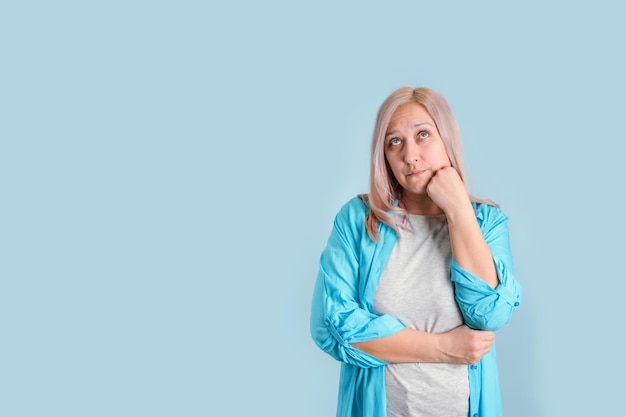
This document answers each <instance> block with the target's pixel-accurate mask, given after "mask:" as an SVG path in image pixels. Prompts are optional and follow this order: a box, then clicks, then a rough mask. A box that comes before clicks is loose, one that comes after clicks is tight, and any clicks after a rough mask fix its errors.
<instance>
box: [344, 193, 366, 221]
mask: <svg viewBox="0 0 626 417" xmlns="http://www.w3.org/2000/svg"><path fill="white" fill-rule="evenodd" d="M368 212H369V199H368V196H367V194H359V195H357V196H354V197H352V198H351V199H349V200H348V201H347V202H346V203H344V205H343V206H342V207H341V209H339V213H337V218H338V219H342V220H349V221H351V222H355V221H360V220H364V219H365V216H367V213H368Z"/></svg>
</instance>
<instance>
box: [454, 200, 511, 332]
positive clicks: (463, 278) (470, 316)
mask: <svg viewBox="0 0 626 417" xmlns="http://www.w3.org/2000/svg"><path fill="white" fill-rule="evenodd" d="M476 218H477V220H478V223H479V225H480V228H481V230H482V232H483V236H484V237H485V241H486V242H487V245H488V246H489V248H490V249H491V253H492V256H493V261H494V265H495V267H496V272H497V274H498V279H499V281H500V282H499V284H498V286H497V287H496V288H492V287H490V286H489V285H488V284H487V283H486V282H485V281H483V280H482V279H480V278H479V277H477V276H475V275H473V274H472V273H470V272H468V271H467V270H465V269H463V268H461V267H460V266H459V265H458V264H457V263H456V261H455V260H454V259H452V261H451V264H450V270H451V277H452V281H453V282H454V286H455V294H456V299H457V303H458V304H459V307H460V308H461V312H462V313H463V318H464V321H465V324H467V325H468V326H469V327H471V328H474V329H480V330H491V331H495V330H498V329H500V328H501V327H502V326H504V325H505V324H506V323H508V322H509V320H510V318H511V315H512V314H513V312H514V311H515V310H516V309H517V308H518V307H519V305H520V302H521V299H522V287H521V285H520V284H519V282H518V281H517V280H516V279H515V275H514V271H513V256H512V254H511V248H510V243H509V230H508V218H507V217H506V216H505V215H504V213H503V212H502V211H501V210H500V209H498V208H496V207H493V206H489V205H486V204H481V205H477V208H476Z"/></svg>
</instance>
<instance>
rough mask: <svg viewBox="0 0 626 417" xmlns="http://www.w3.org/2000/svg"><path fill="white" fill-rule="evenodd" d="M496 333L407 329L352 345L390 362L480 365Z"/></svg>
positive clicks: (466, 329) (470, 330) (456, 329)
mask: <svg viewBox="0 0 626 417" xmlns="http://www.w3.org/2000/svg"><path fill="white" fill-rule="evenodd" d="M495 337H496V336H495V333H493V332H488V331H480V330H472V329H470V328H469V327H467V326H465V325H462V326H459V327H457V328H455V329H452V330H451V331H449V332H446V333H441V334H434V333H427V332H422V331H419V330H414V329H404V330H401V331H400V332H398V333H396V334H394V335H392V336H389V337H385V338H382V339H377V340H371V341H368V342H359V343H353V344H352V346H354V347H355V348H357V349H359V350H362V351H364V352H366V353H368V354H370V355H372V356H375V357H378V358H380V359H383V360H384V361H387V362H390V363H410V362H420V363H455V364H465V365H468V364H472V363H476V362H478V360H480V358H482V357H483V355H485V354H486V353H487V352H489V350H490V349H491V346H492V345H493V342H494V340H495Z"/></svg>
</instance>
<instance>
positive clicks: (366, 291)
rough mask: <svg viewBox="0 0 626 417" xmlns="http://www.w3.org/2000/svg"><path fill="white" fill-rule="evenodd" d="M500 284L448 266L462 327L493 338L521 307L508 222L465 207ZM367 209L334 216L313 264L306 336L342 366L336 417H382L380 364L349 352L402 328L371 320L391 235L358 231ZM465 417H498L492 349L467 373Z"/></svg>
mask: <svg viewBox="0 0 626 417" xmlns="http://www.w3.org/2000/svg"><path fill="white" fill-rule="evenodd" d="M472 204H473V206H474V211H475V213H476V220H477V221H478V224H479V225H480V229H481V231H482V233H483V236H484V237H485V240H486V242H487V244H488V245H489V248H490V249H491V253H492V255H493V259H494V263H495V266H496V270H497V273H498V278H499V280H500V284H499V285H498V286H497V287H496V288H495V289H494V288H491V287H490V286H489V285H488V284H487V283H485V282H484V281H483V280H481V279H480V278H478V277H476V276H475V275H472V274H471V273H470V272H468V271H466V270H464V269H463V268H461V267H460V266H459V265H458V264H457V263H456V261H455V260H454V258H453V259H452V261H451V263H450V271H451V279H452V282H453V283H454V288H455V296H456V301H457V303H458V305H459V308H460V309H461V313H462V314H463V319H464V322H465V324H466V325H468V326H469V327H471V328H474V329H480V330H491V331H496V330H498V329H500V328H501V327H502V326H504V325H505V324H506V323H507V322H508V321H509V319H510V318H511V314H512V313H513V311H515V309H517V307H518V306H519V304H520V300H521V296H522V288H521V286H520V284H519V283H518V282H517V281H516V280H515V278H514V275H513V257H512V255H511V250H510V245H509V231H508V225H507V220H508V218H507V217H506V216H505V215H504V213H503V212H502V211H501V210H500V209H498V208H497V207H494V206H490V205H487V204H478V203H472ZM368 210H369V209H368V207H367V206H366V205H365V204H364V203H363V201H361V199H360V198H358V197H355V198H353V199H351V200H350V201H348V202H347V203H346V204H345V205H344V206H343V207H342V208H341V210H340V211H339V213H338V214H337V216H336V217H335V222H334V225H333V230H332V232H331V235H330V237H329V239H328V243H327V245H326V248H325V249H324V251H323V252H322V255H321V258H320V269H319V273H318V276H317V281H316V284H315V289H314V293H313V303H312V309H311V335H312V337H313V340H314V341H315V343H316V344H317V345H318V346H319V347H320V348H321V349H322V350H324V351H325V352H326V353H328V354H329V355H331V356H332V357H334V358H335V359H337V360H339V361H341V362H342V366H341V376H340V380H339V399H338V403H337V417H348V416H349V417H385V416H386V415H387V400H386V394H385V382H384V369H385V368H384V366H385V365H386V364H387V362H385V361H384V360H381V359H379V358H377V357H374V356H372V355H369V354H367V353H365V352H363V351H360V350H358V349H356V348H354V347H352V343H357V342H365V341H369V340H375V339H379V338H383V337H388V336H391V335H393V334H395V333H397V332H399V331H400V330H402V329H404V328H405V326H404V325H403V324H402V323H401V322H400V321H399V320H397V319H395V318H393V317H391V316H389V315H378V314H375V313H374V312H373V311H374V310H373V307H372V304H373V302H374V295H375V293H376V287H377V286H378V282H379V280H380V277H381V274H382V272H383V270H384V269H385V265H386V264H387V260H388V259H389V255H390V254H391V251H392V250H393V247H394V245H395V244H396V242H397V239H398V236H397V234H396V232H395V230H393V229H392V228H391V227H389V226H387V225H385V224H383V223H379V226H378V231H379V243H376V242H374V241H372V240H371V239H370V237H369V236H368V234H367V230H366V228H365V217H366V215H367V213H368ZM468 373H469V387H470V404H469V410H470V411H469V416H470V417H500V416H501V415H502V411H501V410H502V406H501V399H500V384H499V382H498V368H497V363H496V349H495V344H494V346H493V347H492V349H491V351H490V352H489V353H487V354H486V355H484V356H483V357H482V359H481V360H480V361H479V362H478V363H476V364H475V365H469V366H468Z"/></svg>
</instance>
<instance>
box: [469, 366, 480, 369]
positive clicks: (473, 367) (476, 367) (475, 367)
mask: <svg viewBox="0 0 626 417" xmlns="http://www.w3.org/2000/svg"><path fill="white" fill-rule="evenodd" d="M470 368H472V369H478V366H476V365H472V366H470Z"/></svg>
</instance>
